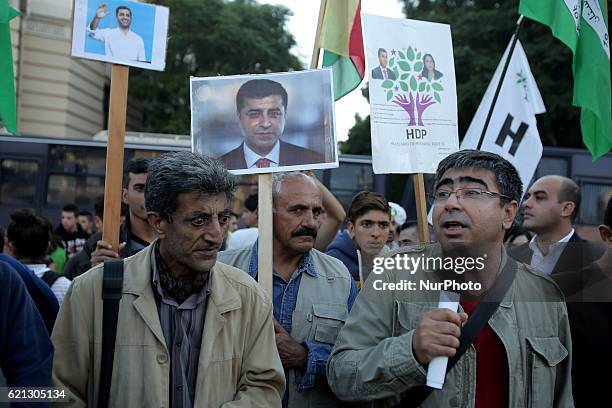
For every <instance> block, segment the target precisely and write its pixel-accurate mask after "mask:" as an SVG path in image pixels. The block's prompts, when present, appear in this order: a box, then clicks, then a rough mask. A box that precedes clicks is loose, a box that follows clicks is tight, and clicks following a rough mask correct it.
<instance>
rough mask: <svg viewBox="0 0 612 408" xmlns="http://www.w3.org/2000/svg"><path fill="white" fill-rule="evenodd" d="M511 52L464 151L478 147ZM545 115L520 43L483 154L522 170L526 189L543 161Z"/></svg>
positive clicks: (482, 105)
mask: <svg viewBox="0 0 612 408" xmlns="http://www.w3.org/2000/svg"><path fill="white" fill-rule="evenodd" d="M509 48H510V45H508V48H506V52H505V53H504V56H503V57H502V59H501V61H500V63H499V65H498V66H497V69H496V70H495V75H494V76H493V79H492V80H491V82H490V83H489V86H488V87H487V91H486V93H485V95H484V97H483V98H482V101H481V102H480V105H479V106H478V110H477V111H476V114H475V115H474V118H473V119H472V123H471V124H470V127H469V128H468V130H467V133H466V135H465V138H464V139H463V142H461V149H475V148H476V146H478V141H479V139H480V135H481V134H482V128H483V126H484V122H485V118H486V117H487V113H488V112H489V108H490V107H491V102H492V101H493V94H494V93H495V88H496V87H497V84H498V83H499V77H500V75H501V71H502V68H503V65H504V63H505V61H506V58H507V55H508V51H509ZM544 112H546V108H545V107H544V102H543V101H542V96H541V95H540V91H539V90H538V86H537V84H536V82H535V79H534V78H533V75H532V74H531V69H530V68H529V62H528V61H527V56H526V55H525V51H524V50H523V47H522V45H521V43H520V41H517V43H516V47H515V49H514V52H513V53H512V60H511V61H510V65H509V66H508V71H507V72H506V76H505V78H504V82H503V84H502V87H501V90H500V93H499V98H498V99H497V103H496V104H495V108H494V110H493V115H492V116H491V122H490V123H489V127H488V128H487V133H486V134H485V137H484V141H483V143H482V147H481V150H485V151H488V152H492V153H496V154H498V155H500V156H502V157H503V158H505V159H507V160H508V161H509V162H510V163H512V164H513V165H514V166H515V167H516V168H517V169H518V171H519V175H520V176H521V181H522V182H523V186H524V187H525V189H526V187H527V186H528V185H529V182H530V181H531V178H532V177H533V175H534V173H535V171H536V168H537V167H538V163H539V162H540V159H541V158H542V150H543V148H542V141H541V140H540V134H539V133H538V127H537V120H536V116H535V115H536V114H539V113H544Z"/></svg>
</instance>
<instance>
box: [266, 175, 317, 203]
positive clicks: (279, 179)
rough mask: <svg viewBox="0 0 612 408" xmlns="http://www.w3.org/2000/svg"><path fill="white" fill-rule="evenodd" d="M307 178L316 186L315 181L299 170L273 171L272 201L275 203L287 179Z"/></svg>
mask: <svg viewBox="0 0 612 408" xmlns="http://www.w3.org/2000/svg"><path fill="white" fill-rule="evenodd" d="M298 179H302V180H308V181H310V182H311V183H312V184H313V185H314V186H316V187H317V188H318V186H317V183H316V182H315V181H314V180H313V178H312V177H310V176H309V175H307V174H304V173H302V172H301V171H290V172H286V173H274V174H273V175H272V202H273V203H274V205H276V204H275V203H276V198H277V197H278V196H279V194H280V192H281V189H282V188H283V183H284V182H285V181H289V180H298Z"/></svg>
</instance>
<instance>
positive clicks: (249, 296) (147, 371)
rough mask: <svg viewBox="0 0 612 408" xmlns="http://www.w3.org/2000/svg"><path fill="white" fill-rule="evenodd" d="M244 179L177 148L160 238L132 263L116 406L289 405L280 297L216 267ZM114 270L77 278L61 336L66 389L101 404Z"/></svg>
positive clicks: (154, 201) (122, 310) (162, 162)
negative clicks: (280, 348)
mask: <svg viewBox="0 0 612 408" xmlns="http://www.w3.org/2000/svg"><path fill="white" fill-rule="evenodd" d="M234 184H235V180H234V178H233V176H231V175H230V174H229V173H228V172H227V170H225V168H223V166H222V165H221V163H220V162H218V161H216V160H212V159H209V158H206V157H203V156H200V155H197V154H194V153H188V152H180V153H169V154H167V155H163V156H161V157H160V158H159V159H156V160H154V161H153V162H152V163H151V165H150V167H149V177H148V180H147V185H146V188H145V200H146V206H147V210H148V216H149V222H150V223H151V225H152V226H153V227H154V228H155V230H156V233H157V235H158V236H159V240H157V241H155V242H153V243H152V244H151V245H150V246H149V247H148V248H146V249H144V250H143V251H141V252H139V253H138V254H136V255H134V256H132V257H129V258H127V259H125V261H124V262H125V263H124V280H123V290H122V298H121V301H120V306H119V318H118V324H117V335H116V346H115V354H114V368H113V371H112V379H111V386H110V396H109V403H108V406H110V407H147V408H149V407H170V406H172V407H194V406H196V407H220V406H222V407H277V406H280V404H281V396H282V395H283V392H284V389H285V376H284V373H283V367H282V364H281V361H280V358H279V355H278V352H277V350H276V345H275V340H274V326H273V322H272V303H271V300H270V298H269V297H268V296H267V295H266V294H264V292H263V291H262V290H261V288H260V287H259V286H258V285H257V283H256V282H255V281H254V280H253V279H252V278H251V277H249V276H248V275H247V274H245V273H244V272H242V271H240V270H238V269H235V268H233V267H230V266H228V265H224V264H221V263H216V256H217V250H218V248H219V246H220V245H221V242H222V240H223V232H224V228H225V227H226V224H227V222H228V220H229V210H228V208H227V205H228V198H229V196H230V194H231V191H232V190H233V188H234ZM102 273H103V267H102V265H98V266H96V267H94V268H93V269H91V270H89V271H88V272H87V273H85V274H84V275H81V276H79V277H77V278H76V279H75V280H74V281H73V284H72V286H71V288H70V290H69V291H68V293H67V294H66V298H65V300H64V304H63V307H62V309H61V310H60V314H59V316H58V319H57V323H56V325H55V328H54V331H53V336H52V340H53V344H54V346H55V359H54V366H53V380H54V385H55V386H57V387H61V388H64V389H66V390H67V391H68V392H69V393H70V394H71V397H73V398H74V403H73V404H72V406H90V407H94V406H96V405H97V401H98V384H99V381H100V361H101V343H102V310H103V307H102V299H101V293H102Z"/></svg>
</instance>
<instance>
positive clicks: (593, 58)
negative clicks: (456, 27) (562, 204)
mask: <svg viewBox="0 0 612 408" xmlns="http://www.w3.org/2000/svg"><path fill="white" fill-rule="evenodd" d="M519 13H521V14H523V15H524V16H525V17H529V18H531V19H532V20H536V21H538V22H540V23H542V24H546V25H547V26H549V27H550V28H551V30H552V32H553V35H554V36H555V37H557V38H558V39H559V40H561V41H562V42H563V43H564V44H565V45H567V46H568V47H569V48H570V49H571V50H572V53H573V54H574V61H573V64H572V68H573V72H574V100H573V104H574V105H575V106H580V107H581V108H582V114H581V117H580V127H581V129H582V140H583V142H584V144H585V146H586V147H587V148H588V149H589V151H590V152H591V156H593V160H597V159H598V158H600V157H601V156H603V155H604V154H606V153H608V152H609V151H610V150H612V102H611V100H612V92H611V90H610V35H609V33H608V10H607V0H564V1H560V0H521V3H520V6H519ZM560 85H561V86H562V84H560Z"/></svg>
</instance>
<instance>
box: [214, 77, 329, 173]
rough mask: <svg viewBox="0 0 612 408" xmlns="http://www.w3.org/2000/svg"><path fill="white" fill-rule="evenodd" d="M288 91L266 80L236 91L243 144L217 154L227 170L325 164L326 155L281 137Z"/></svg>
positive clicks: (246, 84) (248, 82) (254, 80)
mask: <svg viewBox="0 0 612 408" xmlns="http://www.w3.org/2000/svg"><path fill="white" fill-rule="evenodd" d="M287 103H288V96H287V91H286V90H285V88H283V86H282V85H281V84H280V83H278V82H276V81H271V80H269V79H252V80H250V81H247V82H245V83H244V84H243V85H242V86H241V87H240V89H239V90H238V93H237V94H236V115H237V117H238V124H239V125H240V130H241V131H242V136H243V137H244V141H243V143H241V144H240V146H238V147H236V148H235V149H233V150H231V151H229V152H228V153H226V154H224V155H223V156H221V157H220V159H221V161H222V162H223V164H225V167H227V168H228V169H229V170H242V169H256V168H267V167H278V166H295V165H300V164H311V163H324V162H325V157H324V156H323V155H322V154H320V153H318V152H315V151H314V150H310V149H306V148H303V147H300V146H296V145H294V144H291V143H288V142H285V141H283V140H281V137H282V135H283V132H284V130H285V120H286V118H287Z"/></svg>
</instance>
